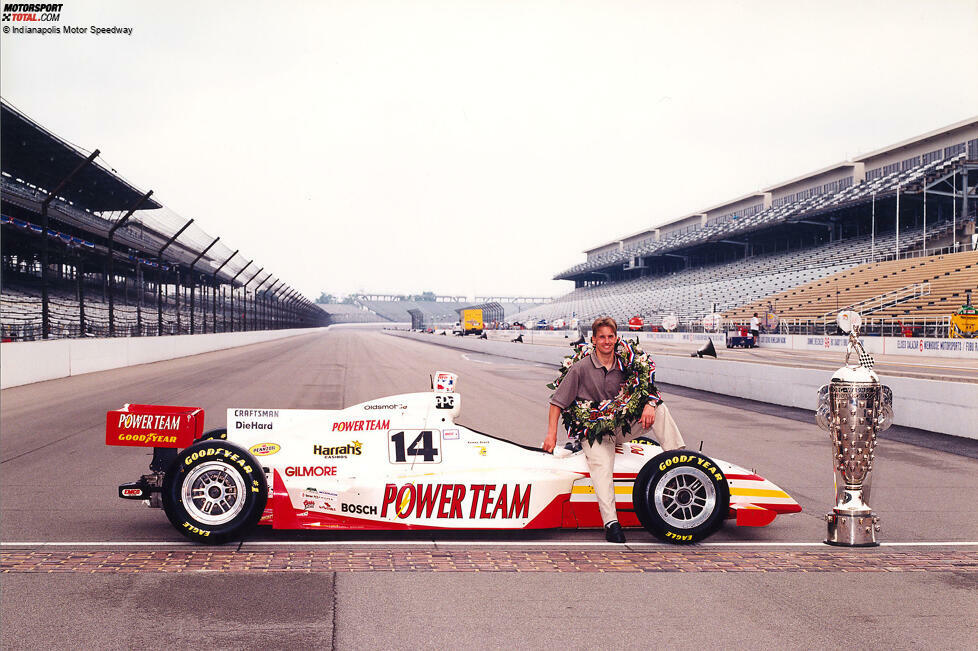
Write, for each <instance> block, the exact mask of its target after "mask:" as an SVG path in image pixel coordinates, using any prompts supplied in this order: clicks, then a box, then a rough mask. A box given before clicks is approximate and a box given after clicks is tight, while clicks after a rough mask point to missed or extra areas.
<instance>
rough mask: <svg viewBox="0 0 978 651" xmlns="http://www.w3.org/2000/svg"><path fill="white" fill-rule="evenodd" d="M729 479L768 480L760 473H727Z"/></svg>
mask: <svg viewBox="0 0 978 651" xmlns="http://www.w3.org/2000/svg"><path fill="white" fill-rule="evenodd" d="M725 476H726V478H727V479H746V480H749V481H766V480H765V479H764V478H763V477H761V476H760V475H725Z"/></svg>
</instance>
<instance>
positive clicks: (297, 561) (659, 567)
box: [0, 548, 978, 574]
mask: <svg viewBox="0 0 978 651" xmlns="http://www.w3.org/2000/svg"><path fill="white" fill-rule="evenodd" d="M0 571H2V572H3V573H9V572H84V573H113V574H120V573H122V574H127V573H133V572H195V571H219V572H965V573H978V551H976V552H972V551H881V550H879V549H878V548H877V549H871V550H866V549H859V550H836V549H832V550H825V551H797V550H764V551H736V550H726V551H715V550H702V549H683V550H668V551H634V550H625V551H582V550H495V549H494V550H460V551H456V550H421V549H419V550H411V549H371V550H362V549H335V550H273V551H235V550H233V549H216V550H215V549H207V548H200V549H187V550H172V551H165V550H159V551H154V550H141V551H130V550H125V551H101V550H100V551H33V550H23V551H18V550H11V551H4V552H3V553H2V554H0Z"/></svg>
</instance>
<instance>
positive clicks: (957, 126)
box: [853, 115, 978, 161]
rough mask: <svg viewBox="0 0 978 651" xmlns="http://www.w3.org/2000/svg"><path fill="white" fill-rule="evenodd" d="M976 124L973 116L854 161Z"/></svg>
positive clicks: (874, 151)
mask: <svg viewBox="0 0 978 651" xmlns="http://www.w3.org/2000/svg"><path fill="white" fill-rule="evenodd" d="M976 124H978V115H975V116H972V117H970V118H967V119H965V120H961V121H959V122H955V123H954V124H949V125H947V126H946V127H941V128H940V129H934V130H933V131H928V132H927V133H922V134H920V135H919V136H914V137H913V138H907V139H906V140H901V141H900V142H897V143H894V144H892V145H889V146H888V147H883V148H881V149H874V150H873V151H870V152H867V153H865V154H860V155H859V156H856V157H855V158H854V159H853V160H854V161H863V160H866V159H867V158H872V157H874V156H878V155H880V154H885V153H887V152H889V151H893V150H895V149H900V148H902V147H906V146H908V145H914V144H917V143H919V142H923V141H925V140H927V139H928V138H934V137H937V136H942V135H944V134H945V133H948V132H950V131H955V130H957V129H962V128H965V127H969V126H973V125H976Z"/></svg>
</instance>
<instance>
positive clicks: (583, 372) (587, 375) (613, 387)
mask: <svg viewBox="0 0 978 651" xmlns="http://www.w3.org/2000/svg"><path fill="white" fill-rule="evenodd" d="M591 343H592V344H594V350H593V352H592V353H591V354H588V355H587V356H586V357H584V358H583V359H581V360H579V361H577V362H575V363H574V365H572V366H571V367H570V369H568V371H567V374H566V375H565V376H564V379H563V380H562V381H561V383H560V385H559V386H558V387H557V390H556V391H555V392H554V394H553V397H551V398H550V415H549V420H548V423H547V436H546V438H545V439H544V442H543V450H544V451H545V452H553V449H554V447H555V446H556V445H557V423H558V421H559V420H560V414H561V411H563V410H564V409H566V408H567V407H569V406H570V405H571V404H573V403H574V402H575V401H577V400H587V401H599V402H600V401H602V400H610V399H612V398H614V397H615V396H616V395H618V391H619V390H620V389H621V385H622V382H623V381H624V372H623V371H622V370H621V367H620V366H621V365H620V364H618V363H616V359H615V346H616V345H617V343H618V324H617V323H615V320H614V319H612V318H611V317H599V318H598V319H596V320H595V321H594V324H593V325H592V326H591ZM639 422H640V423H641V425H642V428H643V429H645V430H648V429H649V428H650V427H651V428H652V431H653V434H654V435H655V438H656V440H657V441H658V442H659V444H660V445H661V446H662V449H663V450H674V449H676V448H681V447H685V446H684V444H683V437H682V435H681V434H680V433H679V428H678V427H677V426H676V422H675V421H674V420H673V419H672V415H671V414H670V413H669V409H668V408H667V407H666V406H665V404H663V402H662V399H661V398H660V397H659V395H658V392H657V391H656V390H655V387H654V386H653V387H652V389H651V390H650V392H649V396H648V402H647V403H646V405H645V408H644V409H643V410H642V415H641V418H640V419H639ZM629 434H630V432H629ZM628 438H629V439H630V438H631V436H629V437H628ZM624 441H625V433H623V432H621V431H620V430H619V431H615V432H614V434H613V435H606V436H603V437H602V438H601V440H600V441H595V443H594V444H593V445H592V444H590V443H588V441H587V439H586V437H584V438H582V440H581V446H582V448H583V449H584V456H585V458H586V459H587V464H588V470H589V471H590V474H591V483H592V484H593V485H594V494H595V496H596V497H597V499H598V510H599V511H600V512H601V518H602V520H603V522H604V530H605V539H606V540H607V541H608V542H615V543H623V542H625V534H624V533H622V530H621V525H620V524H619V523H618V513H617V510H616V508H615V485H614V466H615V446H616V445H620V444H622V443H624Z"/></svg>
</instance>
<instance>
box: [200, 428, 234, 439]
mask: <svg viewBox="0 0 978 651" xmlns="http://www.w3.org/2000/svg"><path fill="white" fill-rule="evenodd" d="M198 440H200V441H226V440H228V428H226V427H218V428H217V429H211V430H207V431H206V432H204V433H203V434H202V435H201V437H200V439H198Z"/></svg>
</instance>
